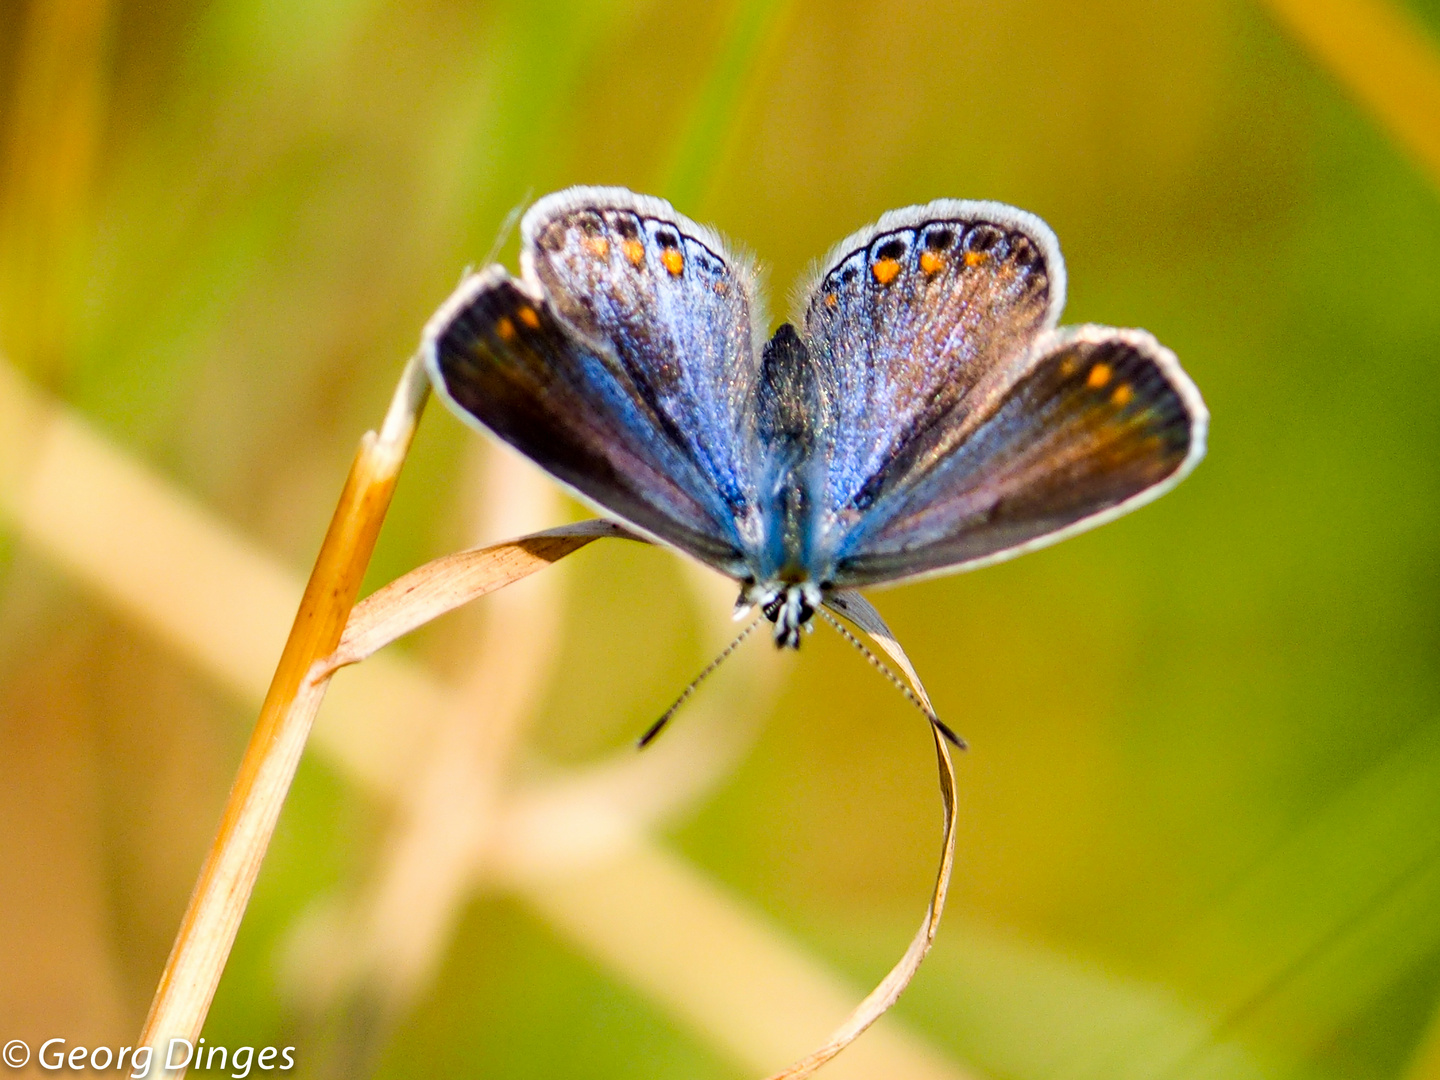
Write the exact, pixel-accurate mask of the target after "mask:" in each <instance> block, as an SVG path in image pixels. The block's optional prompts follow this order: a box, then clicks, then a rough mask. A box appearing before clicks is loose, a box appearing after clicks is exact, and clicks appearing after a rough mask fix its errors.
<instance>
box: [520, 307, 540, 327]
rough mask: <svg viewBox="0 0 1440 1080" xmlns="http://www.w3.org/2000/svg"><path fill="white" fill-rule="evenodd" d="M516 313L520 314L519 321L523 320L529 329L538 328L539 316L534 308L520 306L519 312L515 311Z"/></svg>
mask: <svg viewBox="0 0 1440 1080" xmlns="http://www.w3.org/2000/svg"><path fill="white" fill-rule="evenodd" d="M517 314H518V315H519V316H520V321H521V322H523V323H524V324H525V325H526V326H528V327H529V328H530V329H531V330H539V329H540V316H539V315H537V314H535V309H534V308H532V307H522V308H521V309H520V310H519V312H517Z"/></svg>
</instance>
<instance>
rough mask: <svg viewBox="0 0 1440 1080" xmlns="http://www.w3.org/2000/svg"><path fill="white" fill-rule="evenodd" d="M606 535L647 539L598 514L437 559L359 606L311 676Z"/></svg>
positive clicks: (354, 658) (354, 660) (375, 648)
mask: <svg viewBox="0 0 1440 1080" xmlns="http://www.w3.org/2000/svg"><path fill="white" fill-rule="evenodd" d="M602 536H613V537H617V538H619V539H624V540H641V538H640V537H638V536H636V535H635V534H634V533H632V532H630V531H629V530H627V529H625V528H623V527H622V526H620V525H616V524H615V523H614V522H613V521H605V520H603V519H601V518H595V519H592V520H590V521H582V522H579V523H578V524H575V525H561V526H559V527H558V528H554V529H546V530H544V531H543V532H537V533H531V534H530V535H529V536H522V537H520V538H519V539H517V540H506V541H505V542H503V543H500V544H490V545H488V546H487V547H482V548H472V549H470V550H469V551H457V552H456V553H455V554H453V555H442V556H441V557H440V558H438V559H433V560H431V561H430V562H428V563H426V564H425V565H424V566H421V567H417V568H416V569H414V570H411V571H410V572H409V573H408V574H406V575H404V576H403V577H399V578H396V579H395V580H394V581H392V582H390V584H388V585H386V586H384V587H383V588H379V589H376V590H375V591H374V592H373V593H371V594H370V595H369V596H367V597H366V598H365V599H364V600H362V601H361V602H360V603H359V604H357V605H355V610H354V611H353V612H351V615H350V622H349V623H348V624H347V625H346V627H345V634H344V636H343V637H342V638H341V639H340V644H339V646H338V647H337V648H336V649H335V651H334V652H332V653H331V654H330V655H329V656H327V657H326V658H325V659H324V660H322V661H320V662H319V663H318V664H317V665H316V667H315V669H314V670H313V671H312V672H311V674H310V678H311V679H312V680H315V681H318V680H320V679H324V678H328V677H329V676H331V675H333V674H334V673H335V672H336V671H337V670H338V669H340V668H342V667H344V666H345V665H347V664H357V663H359V662H360V661H361V660H364V659H365V658H366V657H368V656H371V655H373V654H374V653H376V652H378V651H379V650H381V649H383V648H384V647H385V646H386V645H389V644H390V643H391V642H392V641H395V640H397V639H399V638H402V637H404V636H405V635H406V634H408V633H410V632H411V631H412V630H418V629H419V628H420V627H422V626H424V625H425V624H426V623H428V622H430V621H431V620H432V619H437V618H439V617H440V616H441V615H444V614H445V613H446V612H447V611H454V610H455V609H456V608H458V607H461V606H463V605H465V604H468V603H469V602H470V601H471V600H475V599H477V598H478V597H481V596H484V595H485V594H486V593H492V592H494V591H495V590H496V589H503V588H504V587H505V586H506V585H511V584H513V583H514V582H517V581H519V580H520V579H521V578H524V577H529V576H530V575H531V574H533V573H535V571H537V570H543V569H545V567H547V566H549V565H551V564H552V563H555V562H558V561H559V560H561V559H563V558H564V557H565V556H566V555H569V554H571V553H572V552H575V551H578V550H579V549H580V548H582V547H584V546H585V545H586V544H588V543H590V542H591V541H592V540H598V539H600V538H601V537H602ZM641 542H642V543H643V542H646V541H643V540H642V541H641Z"/></svg>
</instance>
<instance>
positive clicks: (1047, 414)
mask: <svg viewBox="0 0 1440 1080" xmlns="http://www.w3.org/2000/svg"><path fill="white" fill-rule="evenodd" d="M945 424H946V426H947V427H949V428H951V429H953V430H951V431H950V432H949V433H948V438H947V439H945V440H944V443H945V444H947V448H946V449H945V451H944V452H942V453H938V454H936V455H935V456H933V457H931V458H929V459H928V460H926V461H923V462H917V463H915V464H914V465H913V466H912V467H911V468H910V470H909V471H908V474H907V475H906V477H905V481H904V482H903V483H899V484H895V485H893V486H891V487H887V488H885V489H883V490H882V493H881V495H880V497H879V498H878V499H877V500H876V503H875V504H874V506H873V507H872V509H871V512H870V513H869V514H868V515H867V517H866V518H865V520H864V522H863V523H862V524H861V525H859V526H858V527H857V528H855V529H853V530H851V531H850V533H849V534H848V536H847V537H846V538H845V541H844V544H843V547H842V550H841V551H839V552H838V558H837V561H836V575H835V577H836V581H837V583H838V584H843V585H850V586H853V585H862V584H874V583H878V582H882V581H893V580H897V579H900V578H909V577H915V576H919V575H923V574H928V573H936V572H944V571H952V570H960V569H968V568H972V567H975V566H978V565H983V564H986V563H990V562H997V561H999V560H1001V559H1006V558H1010V557H1012V556H1015V555H1018V554H1021V553H1022V552H1025V551H1030V550H1033V549H1034V548H1037V547H1043V546H1045V545H1047V544H1052V543H1055V542H1056V541H1059V540H1062V539H1064V538H1065V537H1067V536H1071V535H1074V534H1075V533H1077V532H1081V531H1083V530H1085V529H1089V528H1093V527H1094V526H1096V525H1100V524H1103V523H1104V522H1106V521H1110V520H1112V519H1113V518H1115V517H1118V516H1119V515H1121V514H1124V513H1126V512H1128V511H1130V510H1133V509H1134V508H1135V507H1137V506H1141V505H1143V504H1144V503H1147V502H1149V501H1151V500H1152V499H1155V498H1158V497H1159V496H1160V495H1162V494H1164V493H1165V492H1166V491H1168V490H1170V488H1172V487H1174V486H1175V485H1176V484H1178V483H1179V482H1180V481H1181V480H1182V479H1183V478H1184V477H1185V476H1186V475H1187V474H1188V473H1189V472H1190V470H1191V469H1193V468H1194V467H1195V465H1196V464H1197V463H1198V462H1199V461H1200V459H1201V458H1202V457H1203V456H1204V454H1205V435H1206V427H1207V424H1208V414H1207V413H1206V410H1205V404H1204V402H1203V401H1202V400H1201V398H1200V393H1199V391H1198V390H1196V388H1195V385H1194V384H1193V383H1192V382H1191V381H1190V379H1189V378H1188V377H1187V376H1186V374H1185V372H1184V371H1183V370H1181V368H1180V364H1179V362H1178V361H1177V360H1176V359H1175V355H1174V354H1173V353H1172V352H1170V350H1169V349H1166V348H1165V347H1164V346H1162V345H1161V344H1160V343H1159V342H1157V341H1156V340H1155V339H1154V338H1153V337H1151V336H1150V335H1149V334H1147V333H1145V332H1144V331H1142V330H1115V329H1112V328H1110V327H1104V326H1080V327H1067V328H1065V329H1063V330H1054V331H1050V332H1048V333H1046V334H1045V335H1043V336H1042V337H1041V338H1040V340H1038V341H1037V342H1036V343H1035V345H1034V346H1033V348H1032V349H1031V350H1030V352H1029V353H1028V354H1027V355H1026V357H1025V358H1024V360H1023V361H1022V362H1021V363H1019V364H1017V365H1015V366H1014V367H1013V368H1012V369H1008V370H1001V371H999V372H997V373H996V374H995V375H994V376H993V377H991V378H989V379H986V380H983V381H982V383H981V384H979V385H978V386H977V387H976V388H975V389H974V390H973V391H972V392H971V395H970V397H969V399H968V400H967V403H966V407H965V408H964V409H963V410H961V409H957V410H956V411H955V412H953V413H952V414H950V416H949V417H947V418H946V421H945Z"/></svg>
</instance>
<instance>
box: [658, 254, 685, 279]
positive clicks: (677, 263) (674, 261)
mask: <svg viewBox="0 0 1440 1080" xmlns="http://www.w3.org/2000/svg"><path fill="white" fill-rule="evenodd" d="M660 261H661V262H662V263H664V264H665V269H666V270H669V271H670V276H671V277H679V276H680V271H682V270H684V269H685V256H684V255H681V254H680V249H679V248H672V247H667V248H666V249H665V250H664V251H662V252H661V253H660Z"/></svg>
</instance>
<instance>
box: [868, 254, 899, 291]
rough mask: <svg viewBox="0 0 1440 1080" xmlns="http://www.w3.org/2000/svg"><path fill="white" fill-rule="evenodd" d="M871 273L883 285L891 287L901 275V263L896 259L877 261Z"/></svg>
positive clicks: (871, 268)
mask: <svg viewBox="0 0 1440 1080" xmlns="http://www.w3.org/2000/svg"><path fill="white" fill-rule="evenodd" d="M870 272H871V273H872V274H874V275H875V280H876V281H878V282H879V283H880V284H881V285H889V284H890V282H892V281H894V280H895V278H896V277H897V276H898V275H899V273H900V263H899V261H898V260H896V259H876V260H875V265H874V266H872V267H870Z"/></svg>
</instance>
